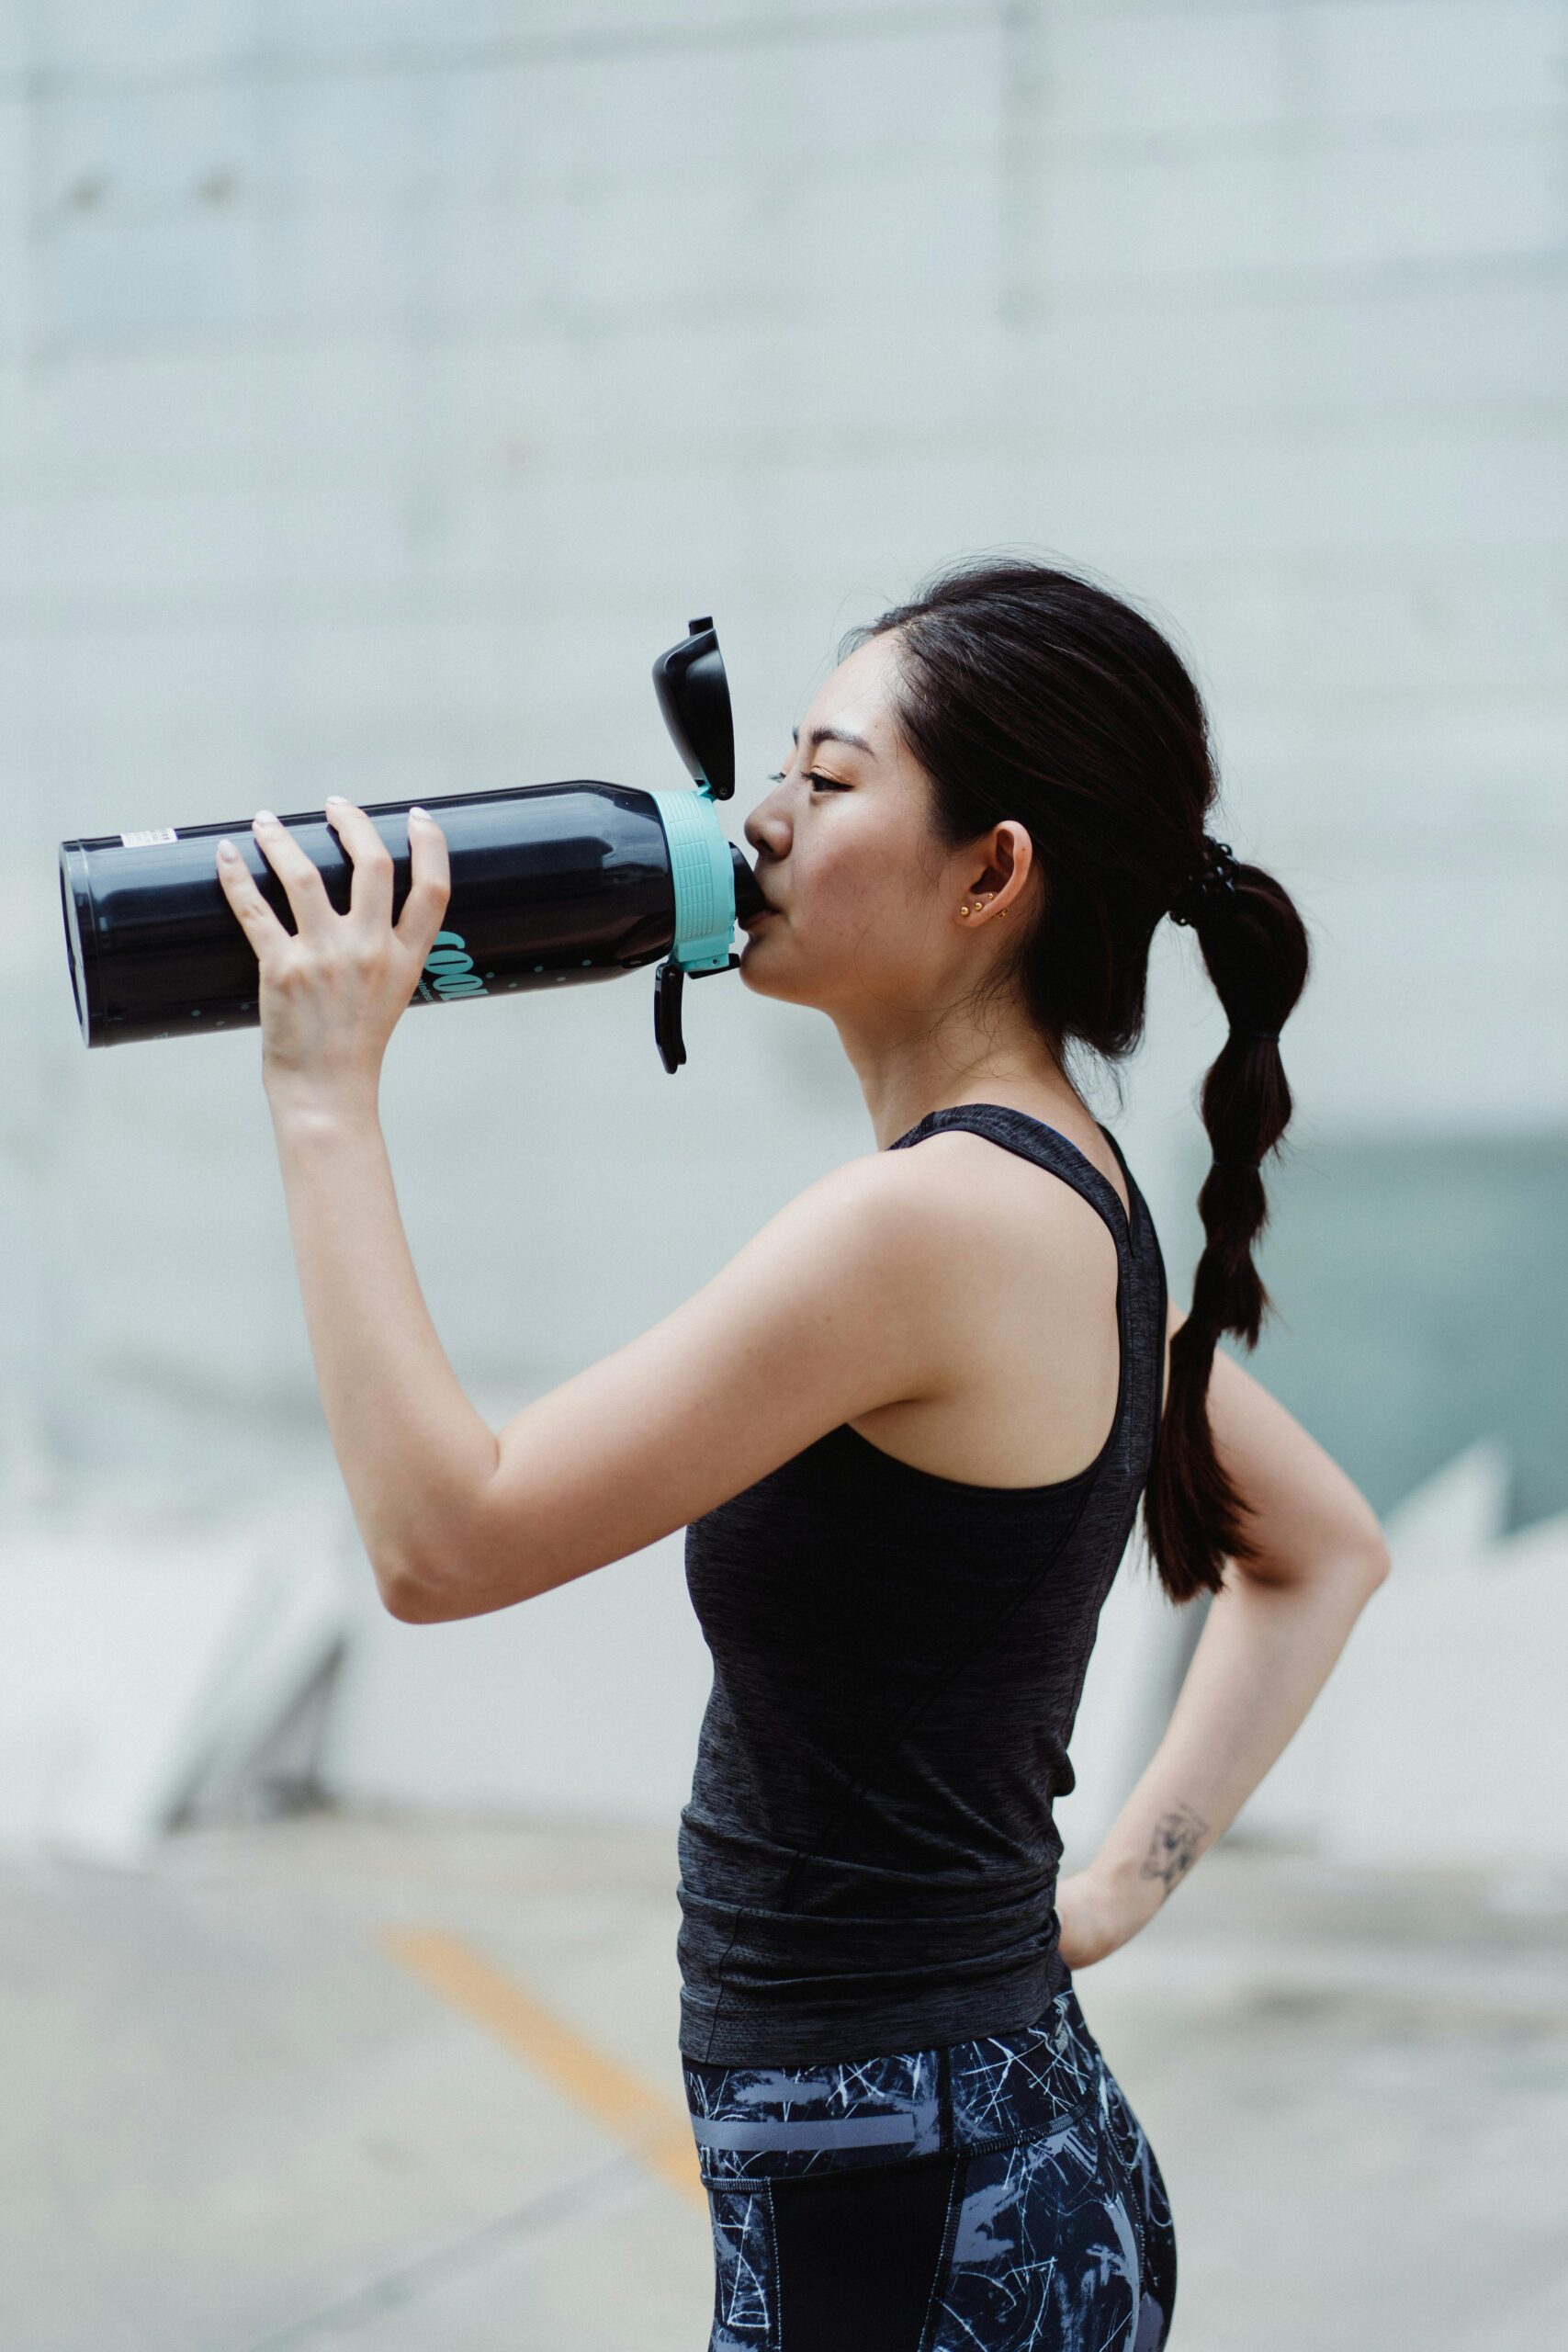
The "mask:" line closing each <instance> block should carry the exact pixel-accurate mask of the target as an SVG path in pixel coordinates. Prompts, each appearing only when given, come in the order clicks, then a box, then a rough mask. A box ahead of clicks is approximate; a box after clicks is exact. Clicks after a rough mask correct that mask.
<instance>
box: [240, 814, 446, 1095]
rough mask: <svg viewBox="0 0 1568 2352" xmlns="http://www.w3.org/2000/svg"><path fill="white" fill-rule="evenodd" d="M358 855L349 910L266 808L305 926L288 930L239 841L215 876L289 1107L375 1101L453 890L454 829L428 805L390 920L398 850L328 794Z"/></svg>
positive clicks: (291, 898)
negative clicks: (340, 909)
mask: <svg viewBox="0 0 1568 2352" xmlns="http://www.w3.org/2000/svg"><path fill="white" fill-rule="evenodd" d="M326 815H327V820H328V822H329V823H330V824H331V825H332V826H333V828H334V829H335V831H336V832H337V836H338V839H339V841H340V842H342V844H343V846H344V850H345V851H346V852H347V854H348V856H349V857H350V859H351V860H352V861H353V865H354V882H353V887H352V889H351V891H350V894H349V910H348V912H347V914H345V915H340V914H337V913H335V912H334V911H333V906H332V902H331V900H330V899H328V897H327V891H326V885H325V883H324V882H323V880H322V878H321V874H320V873H319V872H318V870H317V868H316V867H315V866H314V865H312V864H311V862H310V859H309V858H308V857H307V856H306V854H305V853H304V851H303V850H302V849H301V848H300V847H299V843H298V842H296V841H294V840H293V839H291V837H290V835H289V832H288V828H287V826H285V825H282V824H280V823H279V821H278V820H277V819H276V817H275V816H273V815H272V813H271V811H270V810H268V809H262V810H260V811H259V812H258V813H257V815H256V817H255V818H254V820H253V822H252V828H251V830H252V831H253V833H254V837H255V841H256V844H257V846H258V848H259V849H260V850H261V853H262V855H263V856H264V857H265V859H266V861H267V864H268V865H270V866H271V867H272V870H273V872H274V873H275V874H276V876H277V878H278V880H279V881H280V882H281V883H282V885H283V887H284V889H285V891H286V892H287V894H288V904H289V907H290V908H291V910H292V911H293V915H294V920H295V922H296V923H297V924H298V926H299V929H298V931H297V932H296V933H293V934H290V933H288V931H286V930H285V928H284V926H283V924H282V923H281V922H279V921H278V919H277V917H276V915H275V914H274V913H273V911H272V909H271V908H270V907H269V906H268V905H267V902H266V900H265V899H264V898H263V896H262V894H261V891H260V890H259V888H257V886H256V884H255V883H254V881H253V880H252V878H251V876H250V874H249V872H248V870H247V869H246V866H245V863H244V860H243V858H242V857H241V855H240V854H239V852H238V850H236V849H235V847H234V844H233V843H232V842H229V841H223V842H219V844H218V878H219V881H220V883H221V884H222V886H223V894H224V896H225V897H226V898H227V899H228V901H229V904H230V905H231V907H232V908H233V910H234V913H235V915H236V916H237V918H238V920H239V922H240V925H241V928H242V929H243V932H244V933H245V936H246V938H247V939H248V940H249V941H250V943H251V945H252V946H253V947H254V949H255V952H256V962H257V964H258V966H259V967H260V973H261V994H260V1002H261V1026H262V1081H263V1083H264V1085H265V1088H266V1091H267V1098H268V1100H269V1102H270V1103H272V1106H273V1109H274V1111H275V1112H276V1111H277V1110H278V1109H280V1108H283V1107H289V1108H293V1107H296V1106H299V1107H304V1108H325V1107H331V1108H333V1109H336V1108H341V1107H343V1106H344V1104H345V1103H347V1104H349V1105H350V1106H352V1107H354V1108H355V1109H363V1108H366V1107H369V1108H371V1109H372V1110H373V1109H374V1107H375V1103H376V1095H377V1090H378V1085H379V1082H380V1075H381V1059H382V1056H383V1055H384V1054H385V1052H386V1050H387V1040H388V1039H389V1036H390V1035H391V1034H392V1031H393V1030H394V1029H395V1028H396V1026H397V1024H398V1021H399V1019H400V1016H401V1014H402V1012H404V1010H405V1008H406V1007H407V1005H408V1004H409V1002H410V1001H411V1000H412V997H413V994H414V991H415V989H416V988H417V987H418V985H419V976H420V974H421V972H422V971H423V969H424V961H425V957H426V956H428V955H429V953H430V951H431V948H432V947H433V946H434V943H435V934H436V933H437V932H438V931H439V930H440V928H441V918H442V916H443V914H444V913H445V912H446V901H447V899H448V898H449V897H450V895H451V888H452V877H451V865H450V861H449V859H448V856H447V852H446V835H445V833H443V831H442V830H441V828H440V826H439V825H438V824H437V823H436V822H435V820H434V818H433V817H429V816H427V815H426V814H425V812H424V810H423V809H410V811H409V855H410V860H411V865H412V881H411V884H410V888H409V894H408V898H407V900H406V901H405V903H404V906H403V910H402V913H401V914H400V917H399V918H398V921H397V922H396V923H394V922H392V919H391V916H392V857H391V853H390V851H389V849H388V848H387V846H386V843H385V842H383V841H382V839H381V836H380V835H379V833H378V831H377V830H376V828H375V826H374V825H373V824H372V823H371V821H370V820H369V818H368V817H367V815H366V814H365V811H364V810H363V809H356V808H355V806H354V804H353V803H352V802H351V801H347V800H344V799H340V798H337V797H333V798H332V799H330V800H329V801H328V802H327V804H326Z"/></svg>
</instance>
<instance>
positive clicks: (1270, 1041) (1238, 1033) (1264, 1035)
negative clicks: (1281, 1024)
mask: <svg viewBox="0 0 1568 2352" xmlns="http://www.w3.org/2000/svg"><path fill="white" fill-rule="evenodd" d="M1231 1035H1232V1036H1233V1037H1256V1038H1258V1039H1259V1040H1260V1042H1261V1043H1262V1044H1264V1045H1266V1046H1277V1045H1278V1044H1279V1042H1280V1032H1279V1031H1278V1029H1233V1030H1232V1031H1231Z"/></svg>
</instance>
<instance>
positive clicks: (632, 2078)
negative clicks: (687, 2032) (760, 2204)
mask: <svg viewBox="0 0 1568 2352" xmlns="http://www.w3.org/2000/svg"><path fill="white" fill-rule="evenodd" d="M381 1940H382V1942H383V1943H384V1944H385V1946H386V1948H387V1950H388V1951H389V1952H390V1953H391V1955H392V1957H393V1958H394V1959H395V1960H399V1961H400V1962H402V1964H403V1966H404V1967H405V1968H407V1969H410V1970H412V1973H413V1974H414V1975H416V1976H419V1977H422V1978H423V1981H424V1983H425V1984H426V1985H430V1986H431V1988H432V1990H433V1991H434V1992H436V1993H438V1994H439V1995H440V1996H441V1997H442V1999H443V2000H446V2001H449V2002H450V2003H451V2004H452V2007H454V2008H457V2009H462V2010H463V2011H465V2012H466V2014H467V2015H468V2016H469V2017H471V2018H475V2019H476V2020H477V2021H478V2023H479V2024H480V2025H482V2026H484V2027H485V2028H486V2029H487V2030H489V2031H490V2032H491V2033H493V2034H494V2035H495V2036H496V2038H497V2039H498V2040H499V2041H504V2042H506V2043H507V2044H508V2046H509V2047H510V2048H511V2049H513V2050H515V2051H516V2052H517V2054H518V2056H519V2057H520V2058H522V2059H524V2060H525V2062H526V2063H527V2064H528V2065H530V2066H532V2067H533V2069H534V2071H535V2073H536V2074H539V2075H544V2076H545V2077H546V2079H547V2081H549V2082H552V2083H554V2084H555V2086H556V2087H557V2088H558V2090H561V2091H564V2092H565V2094H566V2096H567V2098H570V2100H571V2101H572V2103H573V2105H574V2106H577V2107H580V2108H581V2109H583V2111H584V2113H585V2114H588V2115H591V2116H592V2118H593V2120H594V2121H595V2122H596V2123H600V2124H602V2125H603V2126H604V2130H605V2131H608V2132H610V2133H611V2134H612V2136H613V2137H614V2138H615V2139H617V2140H619V2141H620V2142H621V2143H622V2144H623V2146H625V2147H627V2148H629V2149H630V2150H631V2152H632V2154H634V2155H635V2156H637V2157H638V2158H639V2159H640V2161H641V2162H642V2163H643V2164H644V2165H647V2167H648V2169H649V2172H652V2173H656V2174H657V2175H658V2176H659V2178H660V2180H662V2181H663V2182H664V2183H665V2184H666V2185H667V2187H669V2188H673V2189H674V2190H675V2191H676V2193H677V2194H678V2195H679V2196H682V2197H684V2198H685V2199H688V2200H689V2201H690V2202H691V2203H693V2204H694V2205H699V2206H700V2207H701V2208H702V2210H703V2211H704V2212H706V2211H707V2203H708V2199H707V2191H706V2189H705V2188H704V2187H703V2183H702V2175H701V2173H700V2172H699V2170H698V2167H697V2150H696V2143H695V2142H694V2140H693V2138H692V2126H691V2121H690V2119H689V2117H688V2116H687V2115H686V2113H685V2110H684V2109H679V2108H675V2107H673V2106H671V2103H670V2101H669V2100H668V2099H666V2098H662V2097H661V2096H660V2093H659V2092H658V2091H654V2090H650V2089H649V2086H648V2085H647V2084H646V2083H641V2082H639V2081H638V2080H637V2076H636V2075H628V2074H627V2073H626V2070H625V2068H624V2067H622V2066H619V2065H617V2064H615V2060H614V2059H613V2058H607V2057H606V2056H605V2055H604V2052H603V2051H602V2050H596V2049H595V2048H594V2046H593V2044H592V2042H591V2041H584V2040H583V2039H582V2037H581V2034H579V2033H577V2032H576V2031H575V2030H573V2029H572V2027H570V2026H569V2025H567V2024H566V2023H564V2021H563V2020H562V2019H561V2018H558V2017H556V2016H555V2015H554V2014H553V2012H552V2011H550V2010H549V2009H547V2008H544V2007H541V2006H540V2004H539V2003H538V2002H537V2001H536V2000H535V1998H534V1996H533V1995H532V1994H531V1993H525V1991H524V1989H523V1987H522V1986H521V1985H517V1984H514V1983H513V1979H512V1978H511V1977H510V1976H503V1975H502V1972H501V1970H500V1969H499V1968H493V1967H492V1966H491V1963H490V1962H489V1961H488V1960H483V1959H481V1958H480V1956H479V1953H478V1952H477V1951H473V1950H472V1949H471V1948H470V1947H469V1946H468V1944H466V1943H464V1942H463V1941H462V1939H460V1938H459V1937H457V1936H448V1935H446V1934H444V1933H443V1932H442V1931H441V1929H440V1928H384V1929H383V1930H382V1935H381Z"/></svg>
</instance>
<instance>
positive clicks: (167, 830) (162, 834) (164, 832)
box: [119, 825, 179, 849]
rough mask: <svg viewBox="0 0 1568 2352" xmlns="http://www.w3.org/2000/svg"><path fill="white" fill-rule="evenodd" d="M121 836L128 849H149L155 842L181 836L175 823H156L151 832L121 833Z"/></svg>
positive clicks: (176, 838) (167, 840) (122, 842)
mask: <svg viewBox="0 0 1568 2352" xmlns="http://www.w3.org/2000/svg"><path fill="white" fill-rule="evenodd" d="M119 838H120V842H121V844H122V846H123V847H124V848H126V849H149V848H151V846H152V843H153V842H172V841H177V840H178V838H179V836H178V834H177V833H176V832H175V829H174V827H173V825H155V826H153V828H152V831H150V832H145V833H121V835H120V837H119Z"/></svg>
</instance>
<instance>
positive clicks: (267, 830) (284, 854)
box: [251, 809, 337, 938]
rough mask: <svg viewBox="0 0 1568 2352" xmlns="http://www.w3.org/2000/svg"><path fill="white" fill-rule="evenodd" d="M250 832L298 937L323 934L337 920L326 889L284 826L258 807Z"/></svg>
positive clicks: (267, 810)
mask: <svg viewBox="0 0 1568 2352" xmlns="http://www.w3.org/2000/svg"><path fill="white" fill-rule="evenodd" d="M251 831H252V833H253V834H254V837H255V841H256V845H257V847H258V848H259V849H260V851H261V854H262V855H263V856H264V857H265V860H266V862H267V864H268V865H270V866H271V868H272V870H273V872H274V873H275V874H276V876H277V878H278V880H279V881H280V882H281V883H282V885H283V888H284V890H285V892H286V893H287V895H288V903H289V906H290V907H291V908H292V909H293V912H294V921H295V923H296V925H297V927H298V929H299V935H300V937H301V938H308V937H310V936H311V935H319V934H320V933H322V932H324V931H325V930H326V928H327V926H328V924H329V923H333V922H336V921H337V917H336V915H334V914H333V908H332V900H331V899H329V898H328V897H327V886H326V884H325V883H324V882H323V881H322V879H321V875H320V873H319V872H318V871H317V869H316V867H315V866H314V865H312V864H311V862H310V859H309V858H308V857H307V856H306V854H305V853H304V851H303V850H302V849H301V848H300V846H299V842H297V841H296V840H295V839H294V836H293V835H292V833H290V831H288V826H287V825H285V824H282V823H280V822H279V820H278V819H277V818H276V817H275V816H274V815H273V813H272V811H271V809H257V811H256V813H255V815H254V817H253V818H252V820H251Z"/></svg>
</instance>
